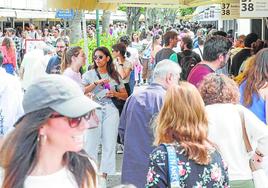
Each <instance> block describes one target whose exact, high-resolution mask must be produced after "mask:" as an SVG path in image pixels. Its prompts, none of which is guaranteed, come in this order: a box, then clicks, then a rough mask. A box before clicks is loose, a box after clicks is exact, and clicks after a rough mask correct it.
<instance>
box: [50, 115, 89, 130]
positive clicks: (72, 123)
mask: <svg viewBox="0 0 268 188" xmlns="http://www.w3.org/2000/svg"><path fill="white" fill-rule="evenodd" d="M93 113H94V112H93V111H92V112H89V113H86V114H85V115H83V116H80V117H76V118H69V117H66V116H64V115H61V114H52V115H51V116H50V117H49V118H61V117H66V118H68V121H69V126H70V127H71V128H76V127H78V126H79V125H80V123H81V121H82V118H84V119H85V120H86V121H89V120H90V118H91V116H92V114H93Z"/></svg>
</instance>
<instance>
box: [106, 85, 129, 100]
mask: <svg viewBox="0 0 268 188" xmlns="http://www.w3.org/2000/svg"><path fill="white" fill-rule="evenodd" d="M106 95H107V97H116V98H118V99H122V100H126V99H127V98H128V94H127V91H126V89H125V88H121V89H119V91H118V92H117V91H115V90H110V91H109V92H107V94H106Z"/></svg>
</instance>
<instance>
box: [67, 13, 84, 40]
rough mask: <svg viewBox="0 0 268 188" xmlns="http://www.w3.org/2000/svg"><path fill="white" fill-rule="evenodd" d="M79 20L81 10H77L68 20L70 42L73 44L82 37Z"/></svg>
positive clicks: (80, 18)
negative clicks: (72, 17) (71, 18)
mask: <svg viewBox="0 0 268 188" xmlns="http://www.w3.org/2000/svg"><path fill="white" fill-rule="evenodd" d="M81 20H82V12H80V11H77V12H76V14H75V16H74V19H73V20H71V21H70V29H71V34H70V43H71V44H74V43H76V42H78V41H79V40H80V39H81V38H82V27H81Z"/></svg>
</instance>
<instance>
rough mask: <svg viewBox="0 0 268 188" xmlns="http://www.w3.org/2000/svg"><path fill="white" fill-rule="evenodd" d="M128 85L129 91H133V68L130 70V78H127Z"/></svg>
mask: <svg viewBox="0 0 268 188" xmlns="http://www.w3.org/2000/svg"><path fill="white" fill-rule="evenodd" d="M128 84H129V87H130V93H133V90H134V87H135V73H134V70H132V71H131V73H130V78H129V82H128Z"/></svg>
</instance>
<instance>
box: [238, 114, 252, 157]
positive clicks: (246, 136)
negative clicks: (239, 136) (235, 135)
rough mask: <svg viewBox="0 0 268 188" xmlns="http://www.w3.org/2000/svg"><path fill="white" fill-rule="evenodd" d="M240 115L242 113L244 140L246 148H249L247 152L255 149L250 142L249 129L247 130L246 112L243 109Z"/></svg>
mask: <svg viewBox="0 0 268 188" xmlns="http://www.w3.org/2000/svg"><path fill="white" fill-rule="evenodd" d="M239 115H240V119H241V123H242V132H243V140H244V143H245V146H246V150H247V152H251V151H253V150H252V147H251V144H250V142H249V139H248V135H247V131H246V126H245V115H244V112H242V110H239Z"/></svg>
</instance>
